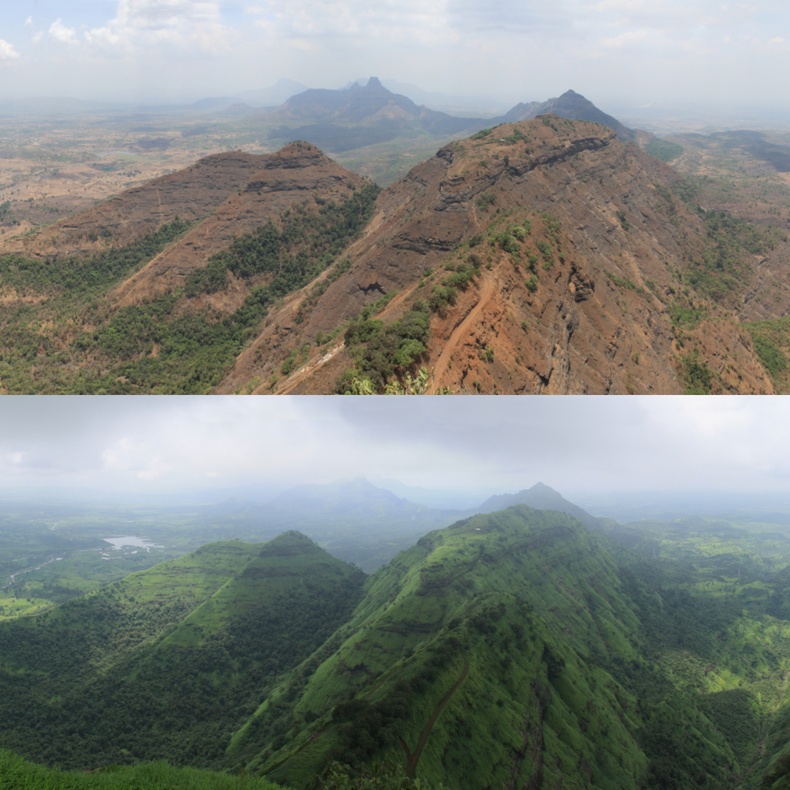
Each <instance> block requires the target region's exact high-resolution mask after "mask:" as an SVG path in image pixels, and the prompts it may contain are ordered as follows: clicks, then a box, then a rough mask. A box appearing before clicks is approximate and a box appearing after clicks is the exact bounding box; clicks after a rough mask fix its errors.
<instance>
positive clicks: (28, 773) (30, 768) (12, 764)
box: [0, 750, 280, 790]
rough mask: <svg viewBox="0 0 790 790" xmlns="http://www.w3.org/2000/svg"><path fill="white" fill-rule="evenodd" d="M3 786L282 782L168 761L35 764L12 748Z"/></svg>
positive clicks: (254, 788) (239, 787)
mask: <svg viewBox="0 0 790 790" xmlns="http://www.w3.org/2000/svg"><path fill="white" fill-rule="evenodd" d="M0 787H2V788H3V790H42V788H45V789H46V790H103V788H118V790H151V788H156V790H182V788H186V787H188V788H191V790H277V788H279V787H280V786H279V785H275V784H272V783H271V782H269V781H267V780H265V779H261V778H259V777H251V776H245V777H240V776H230V775H228V774H221V773H215V772H213V771H201V770H199V769H196V768H174V767H172V766H170V765H168V764H167V763H164V762H162V763H149V764H146V765H136V766H133V767H131V766H129V767H127V766H124V767H120V766H114V767H112V768H107V769H105V770H102V771H82V772H77V771H61V770H58V769H56V768H47V767H45V766H42V765H35V764H33V763H31V762H28V761H27V760H24V759H23V758H21V757H18V756H17V755H15V754H13V753H12V752H8V751H4V750H0Z"/></svg>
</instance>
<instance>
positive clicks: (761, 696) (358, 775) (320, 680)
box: [0, 506, 790, 790]
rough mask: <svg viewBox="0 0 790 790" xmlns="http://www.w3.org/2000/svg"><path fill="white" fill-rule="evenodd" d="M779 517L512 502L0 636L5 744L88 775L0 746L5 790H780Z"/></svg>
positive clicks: (788, 665)
mask: <svg viewBox="0 0 790 790" xmlns="http://www.w3.org/2000/svg"><path fill="white" fill-rule="evenodd" d="M327 512H328V513H331V512H332V509H331V508H328V509H327ZM774 518H775V519H776V523H767V524H763V523H760V522H759V521H756V520H752V521H751V522H743V523H741V522H737V523H733V522H727V521H726V520H723V519H721V518H717V519H705V518H699V517H697V518H694V519H686V520H680V521H677V522H670V523H660V522H641V523H639V524H637V525H628V526H621V525H619V524H616V523H615V522H603V521H602V522H597V521H595V520H593V519H585V521H586V522H588V523H589V526H588V527H584V526H582V524H581V522H580V521H578V520H576V519H575V518H573V517H571V516H569V515H565V514H562V513H557V512H542V511H535V510H531V509H530V508H527V507H524V506H516V507H512V508H509V509H508V510H504V511H499V512H496V513H492V514H489V515H484V516H474V517H472V518H467V519H464V520H462V521H459V522H457V523H455V524H454V525H452V526H451V527H449V528H447V529H443V530H440V531H436V532H431V533H429V534H428V535H425V536H424V537H423V538H421V539H420V540H419V541H418V542H417V543H416V544H415V545H413V546H412V547H411V548H409V549H407V550H406V551H404V552H402V553H400V554H399V555H398V556H397V557H396V558H395V559H394V560H393V561H392V562H390V563H389V564H388V565H387V566H386V567H384V568H382V569H381V570H380V571H378V572H377V573H375V574H374V575H372V576H370V577H367V579H366V578H365V577H364V575H363V574H362V573H360V572H359V571H358V570H356V569H354V568H353V567H352V566H349V565H346V564H345V563H343V562H340V561H339V560H335V559H333V558H332V557H330V556H329V555H328V554H326V552H324V551H323V550H322V549H320V548H318V547H317V546H316V545H315V544H313V543H312V542H311V541H309V540H308V539H307V538H305V537H304V536H302V535H300V534H298V533H294V532H290V533H285V534H283V535H281V536H280V537H278V538H276V539H275V540H272V541H269V542H268V543H266V544H258V545H250V544H244V543H241V542H239V541H224V542H222V543H217V544H212V545H209V546H206V547H204V548H202V549H201V550H199V551H197V552H194V553H192V554H190V555H188V556H185V557H182V558H181V559H179V560H176V561H172V562H167V563H163V564H160V565H158V566H156V567H154V568H151V569H149V570H146V571H144V572H140V573H134V574H132V575H130V576H129V577H127V578H126V579H124V580H123V581H116V582H113V583H111V584H109V585H107V586H106V587H104V588H102V589H101V590H99V591H95V592H93V593H91V594H89V595H87V596H84V597H82V598H79V599H77V600H74V601H71V602H69V603H66V604H63V605H61V606H59V607H57V608H54V609H51V610H50V611H48V612H46V613H44V614H40V615H38V616H36V617H25V618H17V619H14V620H11V621H8V622H5V623H3V622H0V656H2V660H0V722H4V724H3V725H2V737H3V740H4V743H5V744H6V746H7V747H9V748H11V749H13V750H14V751H15V752H17V753H18V754H24V755H26V757H27V758H28V759H33V760H35V761H37V762H42V763H48V764H57V765H58V766H59V767H61V768H63V767H67V768H73V769H78V768H92V769H99V770H98V771H96V772H95V773H91V774H89V775H82V774H70V773H65V774H64V773H59V772H51V771H49V769H44V768H43V767H41V766H34V765H30V764H28V763H25V762H24V761H23V760H21V759H20V758H18V757H16V756H14V755H12V754H10V753H5V754H3V755H2V756H0V766H9V767H8V769H7V770H6V771H5V772H4V773H3V774H2V775H3V778H4V780H5V778H6V776H7V775H11V771H14V772H15V773H14V775H19V776H22V777H27V776H33V777H34V780H31V781H35V780H36V779H37V780H38V781H39V782H43V781H44V779H45V778H46V779H47V781H49V779H50V778H52V781H53V782H63V783H68V784H52V786H53V787H61V786H63V787H81V786H97V787H101V786H102V785H101V784H95V785H91V784H87V785H85V784H84V783H85V782H90V781H93V780H95V781H96V782H104V781H107V782H109V781H111V780H110V779H109V777H112V776H117V777H123V779H119V780H118V781H119V782H123V781H126V784H125V785H123V786H129V787H134V786H136V785H135V784H134V782H136V781H138V779H137V778H136V777H137V776H138V774H136V773H135V772H138V771H139V772H140V774H139V776H150V777H156V778H155V779H150V780H149V781H153V782H155V783H156V786H163V787H167V786H170V785H168V784H167V782H170V781H172V782H173V786H175V783H176V782H178V781H182V782H183V781H193V782H194V786H198V787H200V786H206V787H212V786H214V785H212V784H211V782H212V781H216V782H217V785H216V786H228V787H233V786H236V785H235V784H233V783H234V782H237V781H238V782H240V783H241V782H245V781H246V782H249V783H253V782H255V781H257V780H254V779H252V778H251V777H253V776H260V775H265V776H266V777H267V778H268V779H269V780H274V781H277V782H280V783H285V784H287V785H290V786H293V787H298V788H308V787H323V788H337V789H339V788H358V789H359V790H367V788H373V787H381V788H395V787H414V788H419V787H423V788H425V787H433V788H436V789H437V790H439V788H441V787H448V788H449V787H469V788H483V787H489V786H491V787H496V786H500V785H502V784H503V782H504V783H505V784H507V783H508V782H511V781H515V782H516V783H517V784H518V786H536V787H539V786H546V785H547V784H549V785H551V784H556V783H557V782H559V781H562V782H563V783H568V784H570V785H571V786H578V787H590V788H611V790H620V788H628V787H633V788H642V787H644V788H664V787H672V788H675V787H703V788H709V790H714V789H715V788H720V787H732V788H742V789H743V790H747V789H749V788H754V787H757V786H758V785H759V783H760V778H761V777H762V776H764V777H765V780H764V784H763V786H765V787H773V786H776V787H781V786H782V782H785V781H786V778H787V775H788V765H790V759H789V758H788V757H787V747H786V744H787V734H788V732H790V704H789V703H788V702H787V700H786V697H785V683H784V679H785V677H786V675H787V673H788V672H790V647H788V645H790V595H788V592H787V584H786V582H787V579H788V578H789V575H790V541H789V540H788V538H787V537H786V536H785V535H784V533H783V532H782V529H781V527H780V521H782V517H781V516H777V517H774ZM784 521H786V517H784ZM156 760H160V761H161V760H166V761H167V763H169V765H168V764H165V763H163V762H160V763H157V764H154V765H137V766H135V767H134V768H111V767H110V766H113V765H119V764H124V763H127V764H128V763H136V762H143V763H149V762H150V761H156ZM3 761H5V762H3ZM178 764H181V765H190V766H192V767H193V768H210V769H212V770H230V771H233V772H234V773H239V772H243V773H244V776H239V777H232V776H230V775H225V774H208V773H194V774H187V773H181V772H180V771H181V770H182V769H178V768H175V767H171V766H175V765H178ZM146 772H151V773H146ZM171 777H172V779H171ZM193 777H194V778H193ZM223 780H226V784H221V782H222V781H223ZM20 781H27V779H22V780H20ZM140 781H141V782H142V781H144V780H142V779H141V780H140ZM199 782H205V785H203V784H199ZM81 783H82V784H81ZM4 786H5V785H4ZM20 786H22V787H24V786H35V785H34V784H30V785H23V784H20ZM40 786H42V785H40ZM238 786H240V787H245V786H251V787H252V786H260V785H256V784H249V785H245V784H239V785H238Z"/></svg>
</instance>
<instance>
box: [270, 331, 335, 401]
mask: <svg viewBox="0 0 790 790" xmlns="http://www.w3.org/2000/svg"><path fill="white" fill-rule="evenodd" d="M343 346H345V343H340V344H339V345H336V346H334V348H331V349H330V350H329V351H327V352H326V354H324V355H323V356H322V357H319V358H318V359H314V360H312V361H311V362H308V363H307V364H306V365H303V366H302V367H301V368H299V370H297V371H296V372H295V373H293V374H292V375H291V376H290V378H289V379H288V382H287V383H286V384H285V386H284V387H283V388H282V389H280V390H278V392H277V394H278V395H287V394H288V393H289V392H292V391H293V390H294V388H295V387H296V385H297V384H299V382H301V381H304V379H306V378H307V377H308V376H309V375H310V374H311V373H312V372H313V371H315V370H318V368H320V367H321V366H322V365H325V364H326V363H327V362H329V360H330V359H332V357H334V356H335V354H337V352H338V351H341V350H342V349H343Z"/></svg>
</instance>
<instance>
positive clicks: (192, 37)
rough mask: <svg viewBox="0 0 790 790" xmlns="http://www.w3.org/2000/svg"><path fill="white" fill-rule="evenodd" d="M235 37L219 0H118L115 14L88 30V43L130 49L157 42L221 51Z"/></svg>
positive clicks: (153, 45) (156, 43) (145, 46)
mask: <svg viewBox="0 0 790 790" xmlns="http://www.w3.org/2000/svg"><path fill="white" fill-rule="evenodd" d="M232 38H233V34H232V31H231V30H230V28H228V27H226V26H225V25H224V24H223V22H222V14H221V9H220V2H219V0H118V5H117V8H116V15H115V17H114V18H112V19H110V20H109V21H108V22H107V23H106V24H104V25H101V26H97V27H92V28H89V29H88V30H86V31H85V40H86V41H87V42H88V43H89V44H92V45H95V46H98V47H104V48H107V49H114V50H118V49H121V50H123V51H127V52H128V51H132V50H137V49H143V48H148V47H155V46H170V47H176V48H178V49H185V50H195V49H197V50H202V51H207V52H221V51H224V50H226V49H227V48H228V46H229V45H230V43H231V41H232Z"/></svg>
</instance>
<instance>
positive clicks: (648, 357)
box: [220, 116, 772, 394]
mask: <svg viewBox="0 0 790 790" xmlns="http://www.w3.org/2000/svg"><path fill="white" fill-rule="evenodd" d="M684 188H685V187H684V185H683V182H682V181H681V180H680V179H679V178H678V176H677V175H676V174H675V173H674V171H672V170H671V169H670V168H669V167H667V166H665V165H663V164H662V163H660V162H658V161H657V160H655V159H654V158H653V157H650V156H648V155H646V154H644V153H642V152H641V151H639V150H638V149H636V148H634V147H631V146H628V145H625V144H623V143H621V142H620V141H619V140H618V139H617V138H616V136H615V133H614V132H613V131H612V130H610V129H607V128H604V127H601V126H598V125H594V124H590V123H584V122H572V121H568V120H564V119H558V118H555V117H551V116H544V117H542V118H541V119H539V120H534V121H528V122H524V123H521V124H505V125H503V126H499V127H497V128H495V129H492V130H485V131H482V132H480V133H478V134H475V135H473V136H472V137H471V138H469V139H467V140H464V141H462V142H456V143H452V144H450V145H449V146H446V147H445V148H442V149H441V150H440V151H439V152H438V153H437V155H436V156H435V157H433V158H432V159H430V160H429V161H427V162H425V163H423V164H421V165H418V166H417V167H416V168H414V169H413V170H412V171H411V172H410V173H409V175H408V176H407V177H406V178H404V179H403V180H402V181H400V182H398V183H396V184H393V185H392V186H390V187H389V188H387V189H386V190H385V191H384V192H383V193H382V194H381V195H380V196H379V199H378V201H377V204H376V213H375V215H374V217H373V219H372V221H371V222H370V224H369V225H368V227H367V229H366V231H365V234H364V236H363V237H362V238H361V239H360V240H359V241H357V242H356V243H355V244H354V245H353V246H351V247H350V248H349V249H348V251H347V259H348V260H349V261H350V265H349V267H348V270H347V271H345V272H342V273H339V274H338V275H337V277H336V279H334V281H333V282H331V283H329V282H328V281H324V282H323V283H320V284H318V285H316V286H313V287H311V289H309V290H306V291H303V292H302V293H301V294H300V295H299V296H298V298H295V299H293V300H291V301H289V303H288V304H286V305H284V306H283V307H282V309H281V310H280V311H279V312H278V313H277V315H276V317H273V321H272V323H271V324H270V325H269V327H268V328H267V329H265V330H264V332H263V333H262V334H261V335H260V336H259V337H258V338H257V339H256V340H255V341H254V342H253V343H252V344H251V345H250V347H249V348H248V349H247V350H246V351H245V352H244V353H242V354H241V355H240V356H239V359H238V361H237V364H236V366H235V367H234V369H233V371H232V372H231V373H230V374H229V375H228V376H227V377H226V379H225V381H224V382H223V384H222V386H221V388H220V390H221V391H224V392H232V391H236V390H239V389H245V388H250V387H251V382H253V381H255V380H257V381H260V382H262V383H261V384H260V385H259V386H258V387H257V388H256V391H259V392H275V393H277V392H283V393H299V392H303V393H311V392H312V393H319V392H332V391H336V390H338V388H339V391H346V390H348V389H350V387H349V378H348V377H347V378H346V379H345V380H343V381H340V383H339V380H340V379H341V376H342V374H343V373H344V372H345V371H349V370H350V369H353V370H352V373H351V374H350V376H351V378H352V379H353V378H354V376H355V375H356V377H357V378H358V379H369V380H371V381H372V385H373V386H372V388H373V389H374V390H381V389H383V382H384V381H387V380H390V381H391V380H393V379H395V378H397V377H400V378H403V375H404V373H405V372H408V371H414V369H415V367H416V366H417V365H419V364H421V365H425V366H426V368H427V369H428V371H429V373H431V374H432V376H431V380H430V383H429V391H443V390H449V391H451V392H484V393H492V392H503V393H508V392H509V393H549V394H556V393H599V394H603V393H631V392H634V393H672V392H683V391H711V392H741V393H748V392H770V391H772V384H771V382H770V380H769V379H768V376H767V373H766V369H765V367H764V366H763V364H762V363H761V362H760V360H759V359H758V357H757V354H756V352H755V350H754V347H753V345H752V342H751V339H750V337H749V336H748V333H746V332H745V331H742V330H741V329H740V327H739V326H738V320H737V317H736V316H735V315H734V311H735V309H736V308H737V305H738V304H739V302H740V300H741V299H742V298H743V296H742V295H743V294H745V293H746V292H747V291H748V290H749V289H750V287H751V283H752V281H753V280H755V279H756V278H757V277H759V272H758V271H757V267H756V266H754V264H753V258H752V256H751V255H750V252H749V250H750V249H755V248H756V247H754V245H758V244H763V243H764V244H766V245H770V240H766V239H762V237H761V236H760V235H759V233H758V234H757V238H756V239H752V240H751V241H750V242H749V243H748V244H747V243H746V242H742V241H739V236H738V234H739V233H740V229H741V226H737V227H736V226H728V225H727V223H726V222H725V223H722V222H720V221H719V215H717V214H715V213H714V214H713V215H707V214H706V213H705V212H704V211H700V210H698V209H697V208H696V207H695V206H694V205H693V204H690V203H688V202H685V201H684V200H683V199H682V196H685V193H684ZM377 300H378V301H377ZM377 320H382V321H384V326H381V325H380V324H377V323H376V321H377ZM297 322H298V323H299V327H298V330H296V327H295V324H296V323H297ZM349 322H354V323H353V324H352V329H350V330H347V327H348V326H349ZM344 331H345V335H344V337H343V339H341V338H339V337H338V335H339V333H340V332H344ZM343 340H345V342H343ZM308 343H312V344H314V347H313V348H312V349H310V348H308V346H307V344H308ZM297 349H301V351H300V352H299V358H298V361H299V364H298V365H296V366H285V367H283V361H284V360H285V359H286V358H287V357H288V354H296V353H297ZM354 371H355V372H354ZM283 375H284V376H285V379H283V378H282V376H283Z"/></svg>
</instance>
